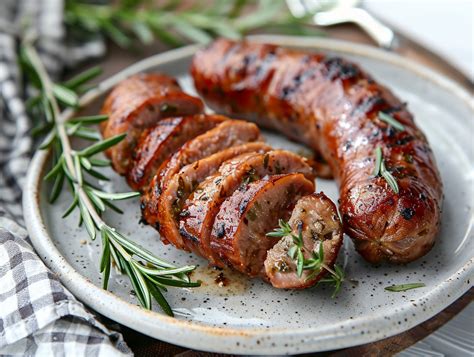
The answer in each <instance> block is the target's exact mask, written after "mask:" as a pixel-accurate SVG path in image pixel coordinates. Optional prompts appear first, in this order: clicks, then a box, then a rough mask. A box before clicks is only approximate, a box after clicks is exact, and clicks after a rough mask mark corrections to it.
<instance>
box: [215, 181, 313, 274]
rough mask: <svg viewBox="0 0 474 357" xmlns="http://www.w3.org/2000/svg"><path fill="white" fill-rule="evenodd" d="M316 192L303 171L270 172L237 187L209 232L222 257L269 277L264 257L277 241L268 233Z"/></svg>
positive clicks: (246, 270) (244, 271) (248, 270)
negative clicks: (299, 202)
mask: <svg viewBox="0 0 474 357" xmlns="http://www.w3.org/2000/svg"><path fill="white" fill-rule="evenodd" d="M313 192H314V183H313V182H311V181H309V180H308V179H306V178H305V177H304V175H303V174H300V173H296V174H286V175H274V176H267V177H265V178H264V179H262V180H258V181H255V182H251V183H249V184H247V185H246V186H245V188H244V189H241V190H237V191H235V192H234V194H232V195H231V196H230V197H228V198H226V199H225V200H224V202H223V203H222V204H221V206H220V209H219V212H218V213H217V215H216V217H215V221H214V224H213V227H212V232H211V236H210V246H211V249H212V251H213V253H214V254H217V255H218V257H219V260H220V261H223V262H226V263H227V264H229V265H230V266H232V267H233V268H235V269H237V270H239V271H241V272H242V273H245V274H247V275H249V276H261V277H266V273H265V271H264V265H263V264H264V261H265V258H266V255H267V251H268V249H270V248H271V247H272V246H273V245H274V244H275V243H276V242H277V241H276V240H274V239H271V238H269V237H267V236H266V233H268V232H269V231H271V230H272V229H273V228H274V227H276V226H277V225H278V219H284V220H287V219H288V217H289V216H290V214H291V211H292V209H293V207H294V206H295V204H296V202H297V201H298V200H299V199H300V198H301V197H302V196H305V195H308V194H311V193H313Z"/></svg>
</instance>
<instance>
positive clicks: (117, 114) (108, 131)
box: [101, 73, 203, 174]
mask: <svg viewBox="0 0 474 357" xmlns="http://www.w3.org/2000/svg"><path fill="white" fill-rule="evenodd" d="M202 111H203V104H202V101H201V100H200V99H199V98H196V97H192V96H190V95H188V94H186V93H184V92H183V91H182V90H181V88H180V86H179V84H178V82H177V81H176V80H175V79H174V78H172V77H169V76H167V75H164V74H153V73H149V74H137V75H134V76H132V77H130V78H128V79H126V80H124V81H122V82H120V83H119V84H118V85H117V86H116V87H115V88H114V89H113V90H112V92H111V93H110V94H109V95H108V97H107V99H106V100H105V102H104V106H103V107H102V113H103V114H106V115H108V116H109V119H108V120H107V121H105V122H103V123H102V124H101V131H102V135H103V136H104V138H109V137H112V136H115V135H119V134H122V133H127V137H126V138H125V139H124V140H123V141H122V142H120V143H119V144H117V145H115V146H114V147H112V148H110V149H109V150H107V151H106V154H107V156H108V157H109V158H110V159H111V161H112V166H113V168H114V169H115V170H116V171H117V172H118V173H119V174H125V173H126V172H127V170H128V168H129V165H130V159H131V155H132V152H133V150H134V147H135V145H136V141H137V138H138V136H139V135H140V134H141V132H142V130H143V129H144V128H147V127H149V126H152V125H153V124H155V123H157V122H158V121H159V120H160V119H162V118H167V117H170V116H183V115H190V114H198V113H202Z"/></svg>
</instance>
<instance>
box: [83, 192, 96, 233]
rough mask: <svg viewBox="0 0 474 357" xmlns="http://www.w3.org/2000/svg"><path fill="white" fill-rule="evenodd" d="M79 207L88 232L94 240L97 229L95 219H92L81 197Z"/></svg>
mask: <svg viewBox="0 0 474 357" xmlns="http://www.w3.org/2000/svg"><path fill="white" fill-rule="evenodd" d="M79 209H80V211H81V218H82V219H83V221H84V224H85V226H86V230H87V233H89V236H90V237H91V239H92V240H95V237H96V231H95V224H94V221H93V220H92V217H91V214H90V212H89V210H88V209H87V207H86V205H85V204H84V202H83V201H82V198H80V197H79Z"/></svg>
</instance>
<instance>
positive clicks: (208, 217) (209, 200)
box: [180, 150, 314, 262]
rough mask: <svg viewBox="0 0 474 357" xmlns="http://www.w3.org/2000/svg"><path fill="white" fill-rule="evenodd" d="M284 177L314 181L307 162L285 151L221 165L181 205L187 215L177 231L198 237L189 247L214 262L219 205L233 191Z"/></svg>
mask: <svg viewBox="0 0 474 357" xmlns="http://www.w3.org/2000/svg"><path fill="white" fill-rule="evenodd" d="M286 173H302V174H304V175H305V176H306V177H307V178H308V179H309V180H311V181H314V173H313V170H312V168H311V167H310V166H309V165H308V163H307V162H306V160H305V159H303V158H302V157H300V156H298V155H296V154H294V153H291V152H288V151H284V150H275V151H270V152H268V153H264V154H255V153H252V154H244V155H240V156H238V157H235V158H234V159H231V160H229V161H227V162H224V163H223V164H222V165H221V167H220V168H219V170H218V171H217V172H216V173H215V174H214V175H211V176H209V177H208V178H207V179H205V180H204V181H203V182H201V184H199V186H198V187H197V188H196V189H195V191H194V192H193V194H192V195H191V196H190V197H189V198H188V200H187V201H186V204H185V205H184V210H186V212H189V214H188V215H187V216H186V217H183V218H181V219H180V231H181V232H184V233H185V236H186V237H188V236H192V237H199V239H198V240H191V241H189V242H188V243H189V244H188V247H189V248H190V249H191V250H193V251H196V252H198V253H199V254H200V255H202V256H204V257H206V258H208V259H209V260H210V261H211V262H216V261H217V260H216V259H215V257H214V255H213V252H212V250H211V249H210V246H209V236H210V234H211V230H212V227H213V222H214V218H215V217H216V214H217V212H218V211H219V208H220V205H221V203H222V202H223V201H224V200H225V199H226V198H227V197H229V196H231V195H232V194H233V193H234V192H235V191H236V190H245V189H246V187H247V185H248V184H249V183H251V182H254V181H258V180H260V179H262V178H263V177H265V176H267V175H275V174H286ZM242 209H245V207H243V208H242ZM250 215H251V213H250ZM217 234H218V235H219V232H218V233H217Z"/></svg>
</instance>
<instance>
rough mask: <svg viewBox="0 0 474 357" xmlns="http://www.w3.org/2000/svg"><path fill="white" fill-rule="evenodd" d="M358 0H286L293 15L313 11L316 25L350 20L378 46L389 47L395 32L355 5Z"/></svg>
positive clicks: (301, 14) (296, 15)
mask: <svg viewBox="0 0 474 357" xmlns="http://www.w3.org/2000/svg"><path fill="white" fill-rule="evenodd" d="M359 2H360V1H359V0H332V1H331V0H286V4H287V5H288V8H289V9H290V11H291V13H292V14H293V16H295V17H303V16H306V15H307V14H309V13H310V14H313V13H315V15H314V17H313V21H314V23H315V24H316V25H318V26H330V25H336V24H341V23H345V22H352V23H354V24H356V25H358V26H359V27H360V28H362V29H363V30H364V31H365V32H366V33H367V34H368V35H369V36H370V37H371V38H372V39H373V40H374V41H375V42H376V43H377V45H378V46H380V47H383V48H386V49H391V48H393V47H394V45H395V34H394V33H393V31H392V30H391V29H390V28H388V27H387V26H385V25H384V24H382V23H381V22H380V21H379V20H377V19H376V18H374V17H373V16H372V15H370V14H369V13H368V12H367V11H366V10H364V9H361V8H359V7H356V6H357V5H358V4H359Z"/></svg>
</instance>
